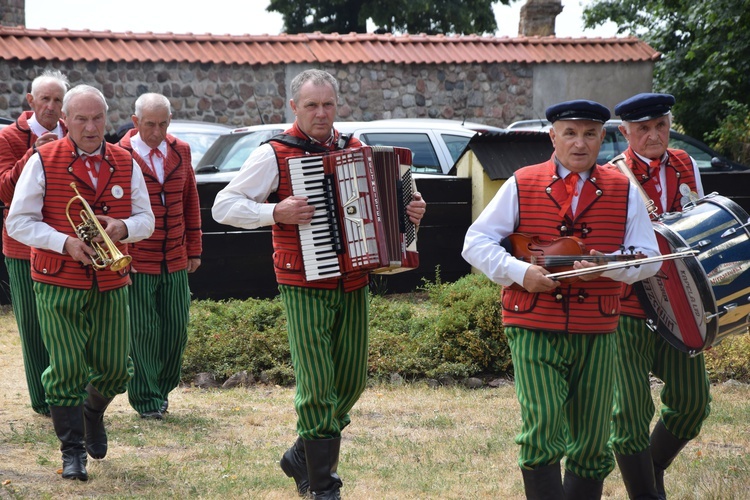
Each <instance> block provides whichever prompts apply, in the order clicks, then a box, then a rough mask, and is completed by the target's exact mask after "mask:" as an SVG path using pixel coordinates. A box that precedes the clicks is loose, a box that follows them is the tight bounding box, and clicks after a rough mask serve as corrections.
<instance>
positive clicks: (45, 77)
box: [0, 70, 69, 415]
mask: <svg viewBox="0 0 750 500" xmlns="http://www.w3.org/2000/svg"><path fill="white" fill-rule="evenodd" d="M68 86H69V84H68V77H66V76H65V75H64V74H62V73H61V72H60V71H58V70H47V71H45V72H44V73H42V74H41V75H39V76H38V77H36V78H34V80H33V81H32V82H31V92H29V93H28V94H26V101H27V102H28V103H29V106H30V107H31V111H24V112H23V113H21V116H19V117H18V120H16V123H14V124H12V125H9V126H7V127H5V128H4V129H2V130H0V199H2V202H3V203H4V204H5V206H6V207H7V206H10V203H11V201H12V200H13V192H14V191H15V188H16V182H18V176H19V175H21V170H23V163H24V162H21V163H20V164H19V165H18V167H17V168H14V165H15V164H16V162H18V161H19V160H21V158H23V157H24V155H26V153H27V151H29V150H30V149H36V148H39V147H41V146H43V145H44V144H46V143H48V142H50V141H54V140H56V139H59V138H61V137H62V136H63V135H65V134H66V133H67V128H66V127H65V122H63V121H62V120H61V119H60V117H61V114H62V102H63V97H65V92H67V90H68ZM3 215H4V216H5V215H7V209H5V210H3ZM3 254H4V255H5V267H6V268H7V269H8V278H9V279H10V295H11V299H12V301H13V314H14V316H15V317H16V323H17V324H18V333H19V334H20V336H21V351H22V352H23V364H24V368H25V371H26V385H27V387H28V388H29V397H30V398H31V408H32V409H33V410H34V411H35V412H37V413H39V414H41V415H49V405H47V401H46V400H45V394H44V387H43V386H42V372H44V370H45V369H46V368H47V367H48V366H49V354H47V349H46V348H45V347H44V342H42V335H41V333H40V332H39V319H38V318H37V314H36V299H35V298H34V289H33V285H32V281H31V270H30V264H29V259H30V256H31V249H30V248H29V247H28V246H26V245H24V244H23V243H19V242H18V241H16V240H14V239H12V238H11V237H10V236H8V231H7V230H6V228H5V227H3Z"/></svg>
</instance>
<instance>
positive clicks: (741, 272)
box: [636, 193, 750, 356]
mask: <svg viewBox="0 0 750 500" xmlns="http://www.w3.org/2000/svg"><path fill="white" fill-rule="evenodd" d="M748 224H750V217H748V214H747V213H746V212H745V211H744V210H743V209H742V207H740V206H739V205H737V204H736V203H735V202H733V201H732V200H730V199H728V198H724V197H723V196H719V195H717V194H716V193H713V194H711V195H708V196H706V197H704V198H701V199H699V200H697V201H696V202H695V203H694V204H689V205H686V206H685V208H684V210H683V211H682V212H674V213H667V214H664V215H662V216H661V217H660V218H659V220H657V221H655V222H653V226H654V230H655V231H656V239H657V241H658V242H659V248H660V250H661V253H662V254H666V253H674V252H677V251H680V250H686V249H688V248H690V249H693V250H698V251H699V253H698V254H697V255H695V256H693V257H687V258H684V259H677V260H671V261H665V262H664V263H663V265H662V267H661V271H660V272H659V273H657V274H656V275H655V276H653V277H651V278H648V279H645V280H643V281H641V282H640V283H639V284H638V285H637V286H636V290H637V293H638V297H639V299H640V301H641V304H642V305H643V307H644V309H645V311H646V315H647V318H648V319H647V322H648V324H649V327H650V328H651V329H652V330H655V331H657V332H658V333H659V334H660V335H661V336H662V337H664V339H666V340H667V342H669V343H670V344H671V345H672V346H674V347H676V348H677V349H679V350H681V351H684V352H686V353H688V354H690V355H691V356H695V355H698V354H700V353H701V352H702V351H703V350H705V349H708V348H710V347H712V346H714V345H716V344H718V343H719V342H721V341H722V340H723V339H724V338H726V337H727V336H729V335H737V334H743V333H748V325H750V241H748V239H749V237H750V230H749V229H748Z"/></svg>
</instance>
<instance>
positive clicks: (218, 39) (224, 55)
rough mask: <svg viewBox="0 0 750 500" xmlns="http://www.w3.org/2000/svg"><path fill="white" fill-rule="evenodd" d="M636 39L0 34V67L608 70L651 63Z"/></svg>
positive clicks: (8, 30)
mask: <svg viewBox="0 0 750 500" xmlns="http://www.w3.org/2000/svg"><path fill="white" fill-rule="evenodd" d="M660 56H661V54H660V53H659V52H657V51H655V50H654V49H652V48H651V47H650V46H649V45H648V44H646V43H645V42H643V41H641V40H639V39H638V38H555V37H517V38H508V37H501V38H497V37H486V36H478V35H465V36H444V35H438V36H428V35H399V36H396V35H375V34H355V33H351V34H348V35H339V34H337V33H333V34H322V33H308V34H298V35H287V34H281V35H273V36H271V35H241V36H235V35H213V34H204V35H195V34H192V33H187V34H174V33H151V32H148V33H132V32H130V31H128V32H124V33H114V32H112V31H89V30H79V31H73V30H67V29H61V30H46V29H26V28H22V27H7V26H2V27H0V59H6V60H7V59H31V60H55V59H57V60H63V61H64V60H73V61H125V62H131V61H139V62H142V61H165V62H189V63H195V62H198V63H224V64H274V63H282V64H283V63H316V62H317V63H340V64H350V63H351V64H357V63H379V62H384V63H396V64H445V63H529V64H534V63H536V64H539V63H605V62H606V63H610V62H645V61H656V60H658V59H659V57H660Z"/></svg>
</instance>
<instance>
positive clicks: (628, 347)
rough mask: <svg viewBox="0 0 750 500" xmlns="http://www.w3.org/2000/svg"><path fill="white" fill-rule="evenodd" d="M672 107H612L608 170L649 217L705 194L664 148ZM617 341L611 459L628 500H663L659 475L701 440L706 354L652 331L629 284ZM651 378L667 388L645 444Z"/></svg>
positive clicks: (649, 99)
mask: <svg viewBox="0 0 750 500" xmlns="http://www.w3.org/2000/svg"><path fill="white" fill-rule="evenodd" d="M674 103H675V99H674V97H673V96H671V95H669V94H638V95H635V96H633V97H631V98H629V99H626V100H625V101H623V102H621V103H620V104H618V105H617V106H615V114H617V115H618V116H620V117H621V118H622V121H623V124H622V125H621V126H620V131H621V132H622V133H623V134H624V135H625V138H626V139H627V140H628V144H629V147H628V149H627V150H626V151H625V152H624V153H623V155H622V156H620V157H617V158H615V159H613V160H612V164H611V166H613V167H614V168H617V167H616V166H615V164H616V163H621V162H623V161H624V165H625V166H626V167H627V168H628V169H629V170H630V171H631V172H632V173H633V175H634V177H635V180H637V181H638V182H639V183H640V185H641V188H642V189H643V191H645V193H646V195H647V196H648V198H650V200H651V201H652V202H653V207H654V208H653V212H652V216H658V215H660V214H663V213H666V212H680V211H682V205H683V203H682V202H681V199H682V198H683V196H684V193H687V192H688V190H687V189H686V187H687V188H690V190H689V192H690V194H691V196H695V194H697V196H698V197H702V196H703V186H702V185H701V180H700V174H699V170H698V167H697V166H696V163H695V161H694V160H693V159H692V158H691V157H690V156H689V155H688V154H687V153H686V152H685V151H682V150H679V149H669V148H668V147H667V146H668V144H669V131H670V127H671V124H672V115H671V112H670V110H671V108H672V106H673V105H674ZM621 164H622V163H621ZM693 193H694V194H693ZM615 337H616V343H615V346H616V363H615V400H614V410H613V415H612V418H613V426H612V438H611V442H612V447H613V450H614V452H615V458H616V459H617V464H618V466H619V467H620V472H621V473H622V478H623V481H624V482H625V488H626V489H627V492H628V496H629V497H630V498H644V499H645V498H659V499H664V498H666V493H665V489H664V471H665V470H666V469H667V467H669V465H670V464H671V463H672V461H673V460H674V459H675V457H676V456H677V454H678V453H679V452H680V451H681V450H682V448H683V447H684V446H685V445H686V444H687V442H688V441H690V440H691V439H693V438H694V437H696V436H697V435H698V433H699V432H700V430H701V425H702V424H703V421H704V420H705V419H706V417H708V414H709V412H710V402H711V397H710V395H709V381H708V376H707V374H706V367H705V362H704V358H703V354H699V355H697V356H695V357H691V356H690V355H689V354H687V353H685V352H681V351H680V350H678V349H675V348H674V347H672V346H670V345H669V343H668V342H667V341H666V340H665V339H664V338H663V337H662V336H660V335H658V334H656V333H654V332H652V331H651V330H650V329H649V328H648V327H647V325H646V314H645V312H644V310H643V307H642V306H641V304H640V302H639V301H638V298H637V297H636V294H635V292H634V290H633V287H632V286H631V285H623V295H622V315H621V316H620V322H619V326H618V328H617V335H616V336H615ZM650 373H653V374H654V376H655V377H658V378H659V379H661V380H662V381H663V382H664V386H663V388H662V390H661V394H660V396H661V403H662V408H661V410H660V417H659V421H658V422H657V424H656V426H655V427H654V430H653V432H651V434H650V438H649V425H650V423H651V419H652V418H653V415H654V410H655V408H654V402H653V400H652V398H651V384H650V379H649V374H650Z"/></svg>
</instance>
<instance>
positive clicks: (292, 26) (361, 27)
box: [266, 0, 516, 35]
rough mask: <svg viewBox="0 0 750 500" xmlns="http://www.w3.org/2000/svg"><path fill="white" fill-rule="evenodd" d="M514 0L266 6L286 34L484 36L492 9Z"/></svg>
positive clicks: (307, 0)
mask: <svg viewBox="0 0 750 500" xmlns="http://www.w3.org/2000/svg"><path fill="white" fill-rule="evenodd" d="M512 1H516V0H300V1H297V2H289V1H288V0H271V2H270V3H269V6H268V8H267V9H266V10H268V11H269V12H279V13H280V14H282V16H283V18H284V31H286V32H287V33H311V32H314V31H320V32H322V33H351V32H356V33H366V32H367V21H368V19H369V20H371V21H372V23H373V24H374V25H375V28H376V32H379V33H413V34H416V33H426V34H429V35H437V34H472V33H476V34H487V33H494V32H495V31H496V30H497V22H496V21H495V14H494V13H493V11H492V5H493V4H496V3H502V4H505V5H510V2H512Z"/></svg>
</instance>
